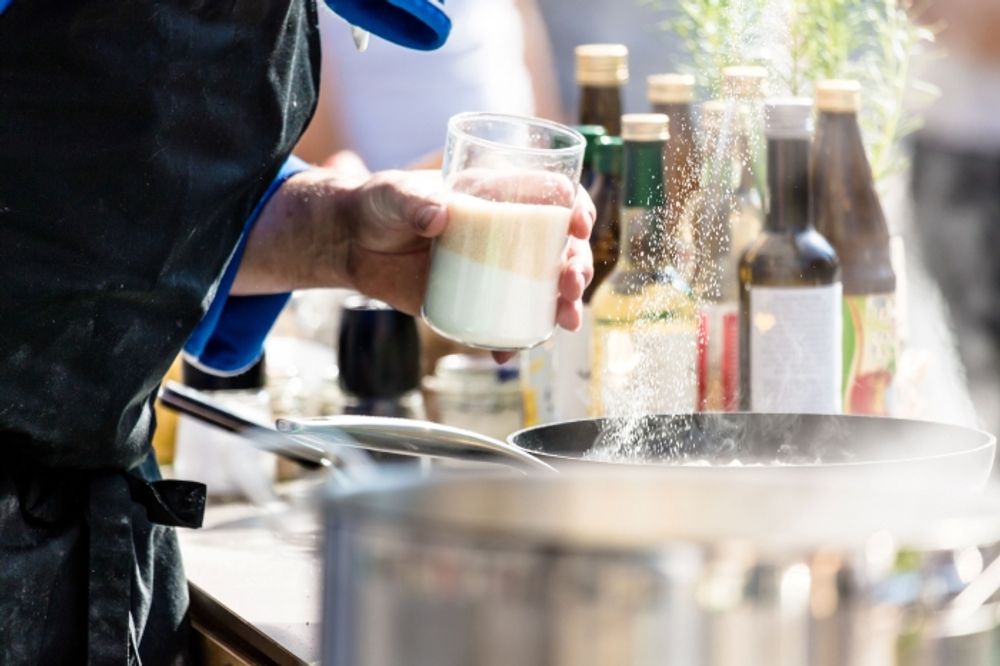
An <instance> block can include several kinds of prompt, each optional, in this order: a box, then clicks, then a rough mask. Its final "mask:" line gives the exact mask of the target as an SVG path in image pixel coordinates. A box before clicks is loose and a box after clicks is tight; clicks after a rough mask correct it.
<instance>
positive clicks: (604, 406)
mask: <svg viewBox="0 0 1000 666" xmlns="http://www.w3.org/2000/svg"><path fill="white" fill-rule="evenodd" d="M668 136H669V132H668V119H667V117H666V116H665V115H663V114H655V113H651V114H627V115H625V116H623V118H622V139H623V140H624V146H623V163H622V187H623V190H622V208H621V218H620V222H621V241H620V246H619V247H620V254H619V257H618V263H617V264H616V266H615V269H614V270H613V271H612V272H611V274H610V275H609V276H608V277H607V279H605V281H604V282H603V283H602V284H601V286H600V287H598V289H597V291H596V293H595V294H594V297H593V299H592V300H591V308H592V311H593V317H594V321H593V332H592V346H591V349H592V357H591V359H592V374H591V382H590V386H591V404H590V412H591V414H593V415H595V416H602V415H614V416H632V415H640V414H649V413H669V412H690V411H692V410H694V409H695V407H696V400H697V381H696V376H695V362H696V356H697V328H698V324H697V315H696V311H695V304H694V299H693V298H692V294H691V289H690V287H689V286H688V285H687V283H686V282H685V281H684V280H683V279H682V278H681V276H680V275H679V274H678V272H677V270H676V268H675V267H674V266H673V265H672V263H671V256H670V238H669V236H668V230H667V221H666V213H665V206H666V197H665V192H666V190H665V187H664V182H663V173H664V169H663V153H664V143H665V142H666V140H667V137H668Z"/></svg>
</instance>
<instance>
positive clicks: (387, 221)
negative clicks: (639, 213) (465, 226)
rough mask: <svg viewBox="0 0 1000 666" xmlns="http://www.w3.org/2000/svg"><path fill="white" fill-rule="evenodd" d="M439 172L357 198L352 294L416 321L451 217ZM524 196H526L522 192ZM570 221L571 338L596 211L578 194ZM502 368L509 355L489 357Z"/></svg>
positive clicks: (386, 177) (566, 323) (562, 286)
mask: <svg viewBox="0 0 1000 666" xmlns="http://www.w3.org/2000/svg"><path fill="white" fill-rule="evenodd" d="M440 189H441V181H440V177H439V175H438V173H437V172H431V171H406V172H404V171H386V172H382V173H377V174H374V175H373V176H372V177H371V178H370V179H369V180H368V181H367V182H365V183H364V184H363V185H362V186H361V187H359V188H358V189H357V190H356V191H355V192H354V193H353V197H354V204H353V205H354V207H355V211H356V213H355V215H353V216H352V217H351V222H350V224H351V234H352V241H351V251H350V253H349V255H348V260H349V266H350V267H351V269H352V270H351V275H352V278H353V280H354V281H355V288H356V289H357V290H358V291H361V292H362V293H365V294H368V295H370V296H373V297H375V298H378V299H380V300H384V301H386V302H387V303H389V304H390V305H392V306H393V307H395V308H396V309H398V310H402V311H403V312H408V313H410V314H416V313H417V312H419V310H420V305H421V303H423V297H424V289H425V287H426V284H427V275H428V268H429V265H430V243H431V239H432V238H434V237H435V236H437V235H438V234H440V233H441V232H443V231H444V229H445V227H446V226H447V224H448V210H447V208H446V206H445V205H444V202H443V199H442V198H441V196H440ZM522 189H523V188H522ZM579 192H580V193H579V195H578V196H577V198H576V202H575V206H574V210H573V215H572V217H571V219H570V229H569V231H570V242H569V244H568V248H567V253H566V256H565V257H564V261H563V266H562V271H561V274H560V277H559V299H558V305H557V311H556V321H557V322H558V324H559V325H560V326H562V327H563V328H565V329H568V330H571V331H575V330H577V329H579V328H580V324H581V322H582V316H583V315H582V303H581V300H580V299H581V297H582V296H583V290H584V289H585V288H586V286H587V285H588V284H590V281H591V280H592V279H593V277H594V267H593V256H592V254H591V251H590V243H589V238H590V230H591V227H592V226H593V223H594V216H595V214H596V211H595V209H594V204H593V203H592V202H591V201H590V197H589V196H587V194H586V192H584V191H583V190H579ZM494 356H496V357H497V358H498V360H501V361H502V360H505V359H506V358H509V357H510V356H511V354H509V353H502V354H494Z"/></svg>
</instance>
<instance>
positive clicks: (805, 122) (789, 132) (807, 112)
mask: <svg viewBox="0 0 1000 666" xmlns="http://www.w3.org/2000/svg"><path fill="white" fill-rule="evenodd" d="M764 125H765V133H766V134H767V138H769V139H808V138H809V135H810V134H811V132H812V100H811V99H809V98H808V97H785V98H778V99H769V100H767V102H766V103H765V104H764Z"/></svg>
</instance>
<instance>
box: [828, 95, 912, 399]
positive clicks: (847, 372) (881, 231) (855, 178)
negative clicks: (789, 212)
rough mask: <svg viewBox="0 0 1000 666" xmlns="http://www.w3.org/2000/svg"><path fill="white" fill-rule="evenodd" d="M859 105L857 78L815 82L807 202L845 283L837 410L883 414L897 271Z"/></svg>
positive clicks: (892, 351) (891, 366)
mask: <svg viewBox="0 0 1000 666" xmlns="http://www.w3.org/2000/svg"><path fill="white" fill-rule="evenodd" d="M859 107H860V87H859V85H858V83H857V82H856V81H822V82H820V83H818V84H817V85H816V110H817V111H818V112H819V117H818V123H817V127H816V139H815V142H814V143H813V152H812V178H813V179H812V184H813V190H812V192H813V197H814V198H813V205H814V210H815V219H816V228H817V229H818V230H819V232H820V233H821V234H823V236H824V237H826V239H827V240H829V241H830V244H831V245H833V248H834V249H835V250H836V251H837V256H838V257H840V268H841V275H842V279H843V283H844V306H843V316H844V352H843V353H844V377H843V380H844V386H843V399H844V412H846V413H848V414H873V415H878V416H885V415H887V414H888V413H889V412H890V408H891V396H892V383H893V375H894V372H895V368H896V348H897V336H896V320H895V303H894V298H895V292H896V275H895V273H894V272H893V270H892V263H891V260H890V250H889V229H888V226H887V225H886V221H885V215H884V213H883V212H882V205H881V204H880V202H879V198H878V194H877V193H876V191H875V183H874V182H873V180H872V172H871V167H870V166H869V164H868V158H867V156H866V155H865V148H864V144H863V143H862V141H861V130H860V128H859V127H858V109H859Z"/></svg>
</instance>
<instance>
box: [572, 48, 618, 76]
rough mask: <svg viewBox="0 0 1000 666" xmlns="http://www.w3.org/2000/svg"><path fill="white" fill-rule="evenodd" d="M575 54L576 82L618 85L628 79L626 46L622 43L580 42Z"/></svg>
mask: <svg viewBox="0 0 1000 666" xmlns="http://www.w3.org/2000/svg"><path fill="white" fill-rule="evenodd" d="M575 54H576V82H577V84H579V85H584V86H620V85H622V84H623V83H625V82H626V81H628V47H626V46H625V45H624V44H581V45H580V46H577V47H576V51H575Z"/></svg>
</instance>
